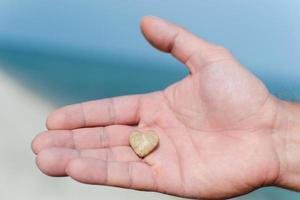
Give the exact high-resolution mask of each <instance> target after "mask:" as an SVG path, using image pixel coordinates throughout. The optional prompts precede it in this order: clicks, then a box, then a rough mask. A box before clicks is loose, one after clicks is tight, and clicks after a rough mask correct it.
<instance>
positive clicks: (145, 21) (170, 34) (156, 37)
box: [141, 16, 178, 52]
mask: <svg viewBox="0 0 300 200" xmlns="http://www.w3.org/2000/svg"><path fill="white" fill-rule="evenodd" d="M141 30H142V33H143V34H144V36H145V38H146V39H147V40H148V42H149V43H150V44H151V45H152V46H154V47H155V48H157V49H159V50H161V51H164V52H170V41H171V40H172V39H174V36H176V34H177V32H178V28H177V27H175V26H173V25H172V24H171V23H169V22H168V21H166V20H164V19H161V18H159V17H156V16H145V17H143V18H142V20H141Z"/></svg>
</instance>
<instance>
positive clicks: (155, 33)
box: [32, 17, 279, 199]
mask: <svg viewBox="0 0 300 200" xmlns="http://www.w3.org/2000/svg"><path fill="white" fill-rule="evenodd" d="M142 31H143V33H144V35H145V37H146V38H147V39H148V40H149V42H150V43H151V44H152V45H153V46H155V47H156V48H158V49H160V50H162V51H165V52H170V53H172V55H173V56H174V57H176V58H177V59H179V60H180V61H181V62H182V63H184V64H185V65H186V66H187V67H188V68H189V71H190V74H189V75H188V76H187V77H186V78H184V79H183V80H181V81H179V82H177V83H175V84H173V85H171V86H169V87H168V88H166V89H165V90H163V91H159V92H154V93H149V94H143V95H131V96H122V97H114V98H109V99H103V100H97V101H92V102H86V103H81V104H76V105H70V106H66V107H63V108H61V109H58V110H57V111H55V112H53V113H52V114H51V115H50V116H49V118H48V121H47V126H48V129H49V130H48V131H46V132H43V133H41V134H39V135H38V136H37V137H36V138H35V139H34V141H33V144H32V147H33V151H34V152H35V153H36V154H37V164H38V166H39V168H40V169H41V170H42V171H43V172H44V173H46V174H47V175H51V176H64V175H68V176H71V177H72V178H74V179H76V180H78V181H80V182H83V183H89V184H101V185H112V186H119V187H125V188H131V189H139V190H151V191H157V192H162V193H168V194H173V195H177V196H183V197H194V198H205V199H218V198H228V197H233V196H237V195H241V194H244V193H247V192H250V191H252V190H254V189H256V188H258V187H261V186H265V185H271V184H273V183H274V181H275V180H276V178H277V176H278V173H279V161H278V157H277V153H276V151H275V149H274V147H273V139H272V128H273V125H274V120H275V118H276V107H277V99H275V98H274V97H273V96H271V95H270V94H269V92H268V91H267V89H266V88H265V87H264V85H263V84H262V82H261V81H259V80H258V79H256V78H255V77H254V76H253V75H252V74H251V73H249V72H248V71H247V70H246V69H245V68H243V67H242V66H241V65H240V64H239V63H238V62H237V61H236V60H235V59H234V58H233V56H232V55H231V54H230V53H229V52H228V51H227V50H226V49H224V48H223V47H220V46H217V45H213V44H209V43H208V42H206V41H204V40H202V39H200V38H198V37H196V36H194V35H192V34H191V33H189V32H187V31H186V30H184V29H183V28H181V27H178V26H176V25H174V24H171V23H168V22H166V21H163V20H161V19H158V18H156V17H145V18H144V19H143V21H142ZM133 129H139V130H142V131H143V130H155V131H156V132H157V133H158V134H159V137H160V143H159V146H158V148H157V149H156V150H155V151H154V152H152V153H151V154H150V155H148V156H146V157H145V158H143V159H141V158H139V157H138V156H137V155H136V154H135V153H134V152H133V150H132V149H131V148H130V146H129V134H130V132H131V131H132V130H133Z"/></svg>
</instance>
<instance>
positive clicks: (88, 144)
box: [32, 125, 134, 154]
mask: <svg viewBox="0 0 300 200" xmlns="http://www.w3.org/2000/svg"><path fill="white" fill-rule="evenodd" d="M133 128H134V127H132V126H125V125H112V126H106V127H97V128H82V129H74V130H50V131H46V132H43V133H40V134H39V135H37V136H36V137H35V139H34V140H33V142H32V150H33V152H34V153H35V154H38V153H39V152H40V151H42V150H43V149H47V148H51V147H65V148H73V149H95V148H105V147H114V146H128V145H129V135H130V133H131V131H132V129H133Z"/></svg>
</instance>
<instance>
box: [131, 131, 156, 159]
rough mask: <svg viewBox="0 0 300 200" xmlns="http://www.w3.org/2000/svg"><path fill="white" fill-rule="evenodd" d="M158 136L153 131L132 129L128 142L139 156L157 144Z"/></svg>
mask: <svg viewBox="0 0 300 200" xmlns="http://www.w3.org/2000/svg"><path fill="white" fill-rule="evenodd" d="M158 142H159V137H158V135H157V134H156V133H155V132H154V131H144V132H139V131H136V130H135V131H132V133H131V134H130V138H129V143H130V146H131V147H132V149H133V150H134V152H135V153H136V154H137V155H138V156H139V157H142V158H143V157H145V156H147V155H148V154H149V153H151V152H152V151H153V150H154V149H155V147H156V146H157V145H158Z"/></svg>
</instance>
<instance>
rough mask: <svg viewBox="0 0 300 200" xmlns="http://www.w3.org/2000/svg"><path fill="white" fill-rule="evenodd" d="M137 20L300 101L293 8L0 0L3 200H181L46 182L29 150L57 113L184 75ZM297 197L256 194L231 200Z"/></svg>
mask: <svg viewBox="0 0 300 200" xmlns="http://www.w3.org/2000/svg"><path fill="white" fill-rule="evenodd" d="M145 15H156V16H159V17H162V18H165V19H168V20H170V21H173V22H175V23H178V24H181V25H182V26H184V27H186V28H187V29H189V30H190V31H192V32H194V33H195V34H197V35H199V36H201V37H203V38H205V39H207V40H209V41H211V42H213V43H218V44H221V45H223V46H225V47H227V48H229V49H230V50H231V51H232V52H233V53H234V54H235V56H236V57H237V58H238V59H239V60H240V62H241V63H242V64H244V65H245V66H246V67H247V68H248V69H249V70H250V71H252V72H253V73H255V74H256V75H257V76H258V77H259V78H260V79H262V80H263V82H264V83H265V84H266V85H267V87H268V88H269V89H270V91H271V92H272V93H273V94H274V95H276V96H278V97H280V98H283V99H287V100H290V101H299V100H300V78H299V77H300V60H299V55H300V48H299V44H300V39H299V38H300V37H299V35H300V26H299V20H300V1H297V0H264V1H262V0H243V1H241V0H226V1H220V0H201V1H200V0H187V1H179V0H178V1H176V0H164V1H161V0H151V1H146V0H124V1H121V0H118V1H117V0H102V1H97V0H89V1H84V0H51V1H50V0H48V1H47V0H40V1H35V0H26V1H21V0H1V1H0V84H1V85H0V121H1V122H0V134H1V138H2V139H1V140H0V158H1V163H0V199H1V200H6V199H14V200H16V199H42V200H44V199H54V198H55V199H58V200H59V199H73V200H77V199H78V200H79V199H86V198H88V199H100V198H105V199H108V200H114V199H121V198H122V199H124V198H125V197H126V199H141V198H143V199H179V198H176V197H171V196H167V195H162V194H156V193H151V192H138V191H131V190H124V189H119V188H111V187H105V186H89V185H83V184H80V183H76V182H75V181H72V180H70V179H69V178H60V179H57V178H51V177H46V176H45V175H43V174H42V173H41V172H40V171H39V170H38V169H37V168H36V166H35V162H34V155H33V154H32V153H31V149H30V143H31V140H32V138H33V137H34V136H35V135H36V134H37V133H38V132H40V131H42V130H43V129H45V127H44V121H45V119H46V116H47V114H48V113H49V112H50V111H51V110H53V109H55V108H56V107H59V106H62V105H65V104H71V103H76V102H80V101H86V100H91V99H97V98H105V97H110V96H116V95H124V94H134V93H144V92H150V91H154V90H159V89H163V88H165V87H166V86H167V85H169V84H171V83H173V82H175V81H178V80H180V79H182V78H183V77H184V76H185V75H186V74H187V71H186V69H185V67H183V66H182V64H180V63H179V62H178V61H176V60H174V59H173V58H172V57H171V56H170V55H167V54H164V53H161V52H159V51H157V50H154V49H152V47H151V46H150V45H149V44H147V42H146V41H145V40H144V39H143V36H142V34H141V33H140V29H139V22H140V20H141V18H142V17H143V16H145ZM299 198H300V194H299V193H295V192H289V191H286V190H282V189H278V188H264V189H261V190H258V191H255V192H253V193H251V194H248V195H246V196H243V197H240V198H238V199H239V200H252V199H256V200H263V199H272V200H281V199H289V200H293V199H295V200H296V199H299Z"/></svg>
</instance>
